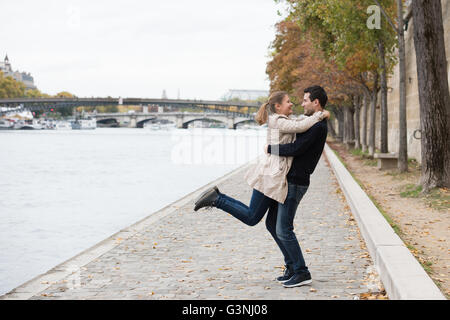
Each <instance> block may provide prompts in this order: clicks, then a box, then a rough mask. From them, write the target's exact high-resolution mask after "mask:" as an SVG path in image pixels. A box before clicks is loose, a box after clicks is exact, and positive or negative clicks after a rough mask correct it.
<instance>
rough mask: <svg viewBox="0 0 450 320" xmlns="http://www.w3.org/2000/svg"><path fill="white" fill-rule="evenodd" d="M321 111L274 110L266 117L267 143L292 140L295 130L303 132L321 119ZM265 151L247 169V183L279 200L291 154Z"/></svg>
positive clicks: (283, 196) (284, 190) (284, 193)
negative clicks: (296, 113) (309, 113)
mask: <svg viewBox="0 0 450 320" xmlns="http://www.w3.org/2000/svg"><path fill="white" fill-rule="evenodd" d="M323 117H324V116H323V112H316V113H314V114H313V115H312V116H310V117H307V116H303V115H302V116H300V117H299V118H297V119H291V118H289V117H287V116H285V115H281V114H278V113H274V114H272V115H270V116H269V119H268V121H267V127H268V130H267V144H271V145H278V144H285V143H291V142H294V140H295V134H296V133H298V132H305V131H307V130H308V129H309V128H311V127H312V126H313V125H314V124H316V123H317V122H319V121H321V120H322V119H323ZM272 152H273V153H275V154H267V153H265V154H264V155H262V156H261V157H260V158H258V162H257V163H256V165H255V166H253V167H251V168H250V170H249V171H248V172H247V173H246V175H245V179H246V181H247V183H248V184H249V185H250V186H251V187H252V188H254V189H256V190H258V191H259V192H261V193H263V194H265V195H266V196H268V197H269V198H272V199H274V200H276V201H278V202H280V203H284V200H285V199H286V196H287V192H288V184H287V179H286V176H287V173H288V172H289V169H290V168H291V165H292V160H293V157H280V156H277V155H276V150H274V149H273V148H272Z"/></svg>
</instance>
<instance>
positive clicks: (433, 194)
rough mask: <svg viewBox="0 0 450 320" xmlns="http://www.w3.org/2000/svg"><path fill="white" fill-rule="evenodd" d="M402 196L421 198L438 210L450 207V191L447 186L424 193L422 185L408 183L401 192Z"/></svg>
mask: <svg viewBox="0 0 450 320" xmlns="http://www.w3.org/2000/svg"><path fill="white" fill-rule="evenodd" d="M400 197H402V198H421V199H422V200H424V201H425V203H426V204H427V205H428V206H429V207H431V208H433V209H436V210H448V209H450V192H449V190H448V189H445V188H434V189H431V190H430V192H429V193H427V194H423V193H422V186H420V185H419V186H417V185H415V184H407V185H405V186H404V187H403V189H402V190H401V192H400Z"/></svg>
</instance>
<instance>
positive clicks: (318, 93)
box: [304, 86, 328, 108]
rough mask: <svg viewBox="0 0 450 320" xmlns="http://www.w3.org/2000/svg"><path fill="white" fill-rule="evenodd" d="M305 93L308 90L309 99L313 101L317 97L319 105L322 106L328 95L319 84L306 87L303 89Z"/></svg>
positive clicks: (323, 106)
mask: <svg viewBox="0 0 450 320" xmlns="http://www.w3.org/2000/svg"><path fill="white" fill-rule="evenodd" d="M304 92H305V93H308V92H309V100H311V102H312V101H314V100H316V99H319V103H320V106H321V107H322V108H325V105H326V104H327V101H328V96H327V93H326V92H325V90H324V89H323V88H322V87H321V86H312V87H309V88H306V89H305V90H304Z"/></svg>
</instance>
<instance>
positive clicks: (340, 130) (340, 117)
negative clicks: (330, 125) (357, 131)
mask: <svg viewBox="0 0 450 320" xmlns="http://www.w3.org/2000/svg"><path fill="white" fill-rule="evenodd" d="M329 109H330V111H331V112H333V114H334V117H335V118H336V119H337V121H338V127H337V134H336V139H337V140H338V141H342V140H343V138H344V112H343V111H342V108H341V107H336V106H330V107H329Z"/></svg>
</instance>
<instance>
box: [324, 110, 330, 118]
mask: <svg viewBox="0 0 450 320" xmlns="http://www.w3.org/2000/svg"><path fill="white" fill-rule="evenodd" d="M323 116H324V118H325V119H330V111H328V110H323Z"/></svg>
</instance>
